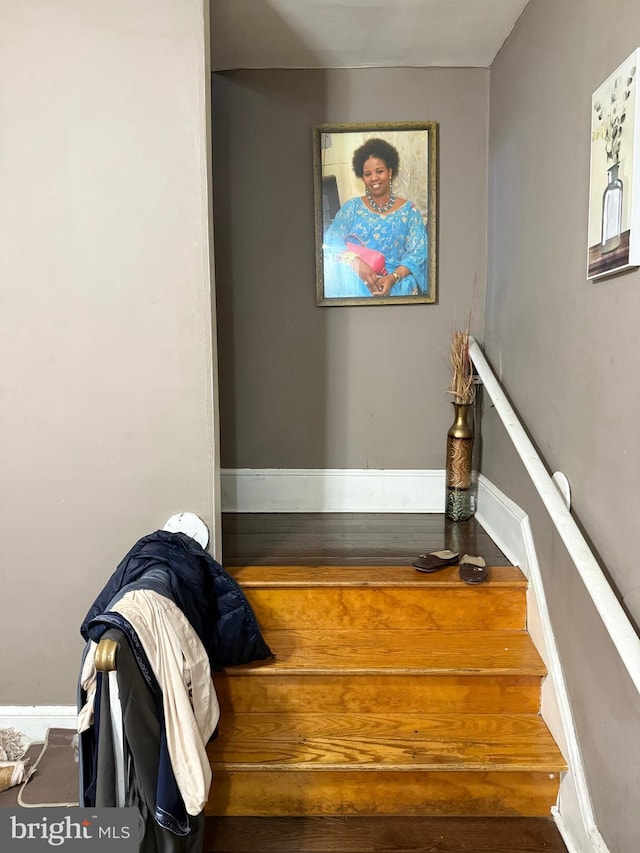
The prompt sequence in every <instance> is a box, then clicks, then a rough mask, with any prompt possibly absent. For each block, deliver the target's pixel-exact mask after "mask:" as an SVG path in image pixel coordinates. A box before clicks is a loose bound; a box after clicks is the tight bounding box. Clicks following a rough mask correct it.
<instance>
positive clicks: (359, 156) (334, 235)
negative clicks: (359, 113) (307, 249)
mask: <svg viewBox="0 0 640 853" xmlns="http://www.w3.org/2000/svg"><path fill="white" fill-rule="evenodd" d="M437 130H438V128H437V124H436V122H433V121H427V122H403V123H395V124H383V123H375V124H333V125H330V124H321V125H316V126H315V127H314V128H313V165H314V201H315V229H316V295H317V303H318V305H323V306H326V305H397V304H411V303H424V302H435V301H436V270H437V257H436V247H437V227H436V199H437V184H436V181H437V174H438V168H437V167H438V164H437V151H438V144H437V143H438V139H437Z"/></svg>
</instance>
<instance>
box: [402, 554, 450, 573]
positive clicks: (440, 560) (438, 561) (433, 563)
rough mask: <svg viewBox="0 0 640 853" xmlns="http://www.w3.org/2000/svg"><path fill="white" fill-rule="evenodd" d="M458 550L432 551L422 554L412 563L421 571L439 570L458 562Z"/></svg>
mask: <svg viewBox="0 0 640 853" xmlns="http://www.w3.org/2000/svg"><path fill="white" fill-rule="evenodd" d="M459 556H460V555H459V553H458V551H432V553H431V554H420V556H419V557H416V559H415V560H414V561H413V563H412V565H413V566H415V567H416V569H417V570H418V571H419V572H437V571H438V570H439V569H444V567H445V566H453V565H454V564H455V563H457V562H458V557H459Z"/></svg>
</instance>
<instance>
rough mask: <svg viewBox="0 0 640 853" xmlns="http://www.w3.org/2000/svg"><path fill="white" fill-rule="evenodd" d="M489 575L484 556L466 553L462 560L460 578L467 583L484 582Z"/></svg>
mask: <svg viewBox="0 0 640 853" xmlns="http://www.w3.org/2000/svg"><path fill="white" fill-rule="evenodd" d="M488 577H489V571H488V569H487V564H486V563H485V561H484V560H483V559H482V557H472V556H471V555H470V554H465V555H464V557H463V558H462V559H461V560H460V580H463V581H464V582H465V583H484V581H486V580H487V578H488Z"/></svg>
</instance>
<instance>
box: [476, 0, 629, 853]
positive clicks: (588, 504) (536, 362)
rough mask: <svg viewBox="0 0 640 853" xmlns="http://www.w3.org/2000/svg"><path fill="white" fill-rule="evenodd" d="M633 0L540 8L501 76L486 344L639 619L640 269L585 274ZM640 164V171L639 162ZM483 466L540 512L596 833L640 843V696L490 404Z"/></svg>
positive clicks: (539, 536)
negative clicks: (590, 220)
mask: <svg viewBox="0 0 640 853" xmlns="http://www.w3.org/2000/svg"><path fill="white" fill-rule="evenodd" d="M639 32H640V5H639V4H638V3H637V1H636V0H617V1H616V2H613V0H611V2H603V0H600V2H595V0H590V2H585V0H559V1H558V2H548V0H531V2H530V3H529V5H528V6H527V8H526V10H525V12H524V14H523V16H522V17H521V19H520V21H519V23H518V25H517V26H516V28H515V29H514V31H513V33H512V34H511V36H510V38H509V39H508V41H507V43H506V45H505V46H504V47H503V49H502V51H501V52H500V54H499V55H498V57H497V59H496V61H495V63H494V65H493V66H492V69H491V127H490V170H489V185H490V189H489V196H490V200H489V205H490V207H489V210H490V213H489V272H488V293H487V303H486V329H485V342H486V349H487V353H488V355H489V357H490V358H491V360H492V361H493V363H494V366H496V368H498V369H500V368H501V370H502V374H503V381H504V384H505V387H506V389H507V391H508V393H509V395H510V397H511V399H512V401H513V403H514V405H515V407H516V409H517V410H518V411H519V413H520V415H521V417H522V419H523V420H524V422H525V423H526V424H527V426H528V428H529V429H530V432H531V435H532V438H533V440H534V442H535V443H536V444H537V446H538V448H539V450H540V452H541V454H542V456H543V457H544V459H545V460H546V462H547V463H548V466H549V468H550V470H551V471H553V470H555V469H560V470H562V471H564V473H565V474H566V475H567V477H568V478H569V482H570V484H571V487H572V494H573V509H574V512H575V515H576V517H577V519H578V520H579V523H580V524H581V525H582V526H583V528H584V529H585V530H586V531H587V532H588V535H589V537H590V539H591V541H592V543H593V545H594V548H595V551H596V553H597V554H598V555H599V558H600V560H601V564H602V566H603V567H604V569H605V571H606V572H607V574H608V575H609V576H610V578H611V579H612V581H613V584H614V586H615V587H616V589H617V590H618V591H619V593H620V596H621V597H623V598H624V601H625V604H626V606H627V607H628V609H629V611H630V612H631V613H632V615H633V616H634V618H635V622H636V624H640V575H639V574H638V570H637V565H636V563H637V561H636V559H635V557H634V553H635V550H636V545H637V539H636V536H635V534H636V532H637V528H638V517H639V513H640V489H639V488H638V471H639V470H640V442H639V441H638V430H637V423H638V419H639V415H640V403H639V402H638V399H637V393H636V387H637V384H638V381H637V376H636V373H637V371H636V363H637V360H638V355H637V341H638V335H637V329H636V321H637V317H638V316H639V314H640V274H639V273H638V271H635V270H634V271H631V272H628V273H626V274H624V275H620V276H618V277H615V278H610V279H609V280H606V281H601V282H599V283H594V282H589V281H587V280H586V253H587V217H588V178H589V145H590V139H589V137H590V126H591V95H592V93H593V91H594V90H595V89H596V88H597V87H598V86H599V85H600V84H601V83H602V82H603V81H604V80H605V79H606V78H607V77H608V76H609V75H610V74H611V73H612V72H613V71H614V70H615V69H616V67H617V66H618V65H619V64H620V63H621V62H622V61H623V60H624V59H626V58H627V56H628V55H629V54H630V53H631V52H632V50H633V49H635V48H636V47H637V46H638V41H639V39H638V33H639ZM636 165H637V164H636ZM483 437H484V448H483V472H484V473H485V474H486V476H487V477H489V479H490V480H493V481H494V482H495V483H496V484H497V485H498V486H500V487H501V488H502V489H503V490H504V491H505V492H506V493H507V494H508V495H509V496H510V497H512V498H513V499H514V500H515V501H516V502H518V503H519V504H520V505H521V506H523V507H524V508H525V509H526V510H527V511H528V512H529V513H530V514H531V519H532V523H533V527H534V533H535V535H536V542H537V545H538V548H539V550H540V559H541V564H542V570H543V574H544V582H545V588H546V591H547V596H548V600H549V607H550V610H551V616H552V620H553V624H554V629H555V632H556V636H557V640H558V644H559V648H560V653H561V657H562V662H563V667H564V670H565V673H566V676H567V680H568V684H569V689H570V695H571V703H572V707H573V710H574V713H575V718H576V725H577V730H578V736H579V740H580V744H581V747H582V750H583V754H584V759H585V764H586V767H587V771H588V778H589V780H590V785H591V792H592V795H593V799H594V803H595V808H596V812H597V816H598V819H599V825H600V829H601V831H602V833H603V835H604V837H605V840H606V841H607V843H608V845H609V848H610V850H611V851H612V853H630V851H632V850H636V849H637V848H638V839H639V838H640V820H639V816H638V810H637V794H638V790H639V789H640V739H639V738H638V731H640V702H639V701H638V696H637V693H636V692H635V691H634V689H633V688H632V686H631V684H630V682H629V681H628V679H627V677H626V675H625V673H624V670H623V667H622V665H621V663H620V661H619V659H618V657H617V655H616V653H615V651H614V650H613V649H612V646H611V643H610V641H609V640H608V638H607V636H606V635H605V633H604V631H603V629H602V626H601V624H600V622H599V619H598V617H597V615H596V612H595V608H594V607H593V605H592V603H591V601H590V599H589V598H588V596H587V594H586V592H585V590H584V589H583V587H582V584H581V582H580V580H579V579H578V578H577V575H576V573H575V570H574V569H573V567H572V565H571V564H570V561H569V560H568V558H567V555H566V553H565V551H564V548H563V546H562V544H561V543H560V541H559V539H558V537H557V536H556V535H555V534H554V533H552V531H551V529H550V527H549V523H548V521H547V519H546V515H545V513H544V512H543V510H542V508H541V506H540V505H539V503H538V501H537V499H536V498H535V497H534V496H533V495H532V493H531V489H530V487H529V485H528V483H527V480H526V476H525V474H524V473H523V470H522V468H521V466H520V465H519V463H517V462H515V461H514V460H513V457H512V454H511V452H510V450H509V448H508V447H507V444H506V441H505V438H504V433H503V431H502V429H501V427H499V426H498V425H497V424H496V423H495V422H494V420H493V415H492V412H491V411H490V410H489V411H487V415H486V422H485V423H484V424H483Z"/></svg>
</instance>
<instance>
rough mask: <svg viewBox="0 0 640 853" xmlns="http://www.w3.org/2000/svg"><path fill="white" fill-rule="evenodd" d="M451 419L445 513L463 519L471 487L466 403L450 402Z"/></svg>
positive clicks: (470, 441) (470, 431)
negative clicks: (453, 417) (452, 413)
mask: <svg viewBox="0 0 640 853" xmlns="http://www.w3.org/2000/svg"><path fill="white" fill-rule="evenodd" d="M453 407H454V409H455V420H454V422H453V423H452V424H451V427H450V428H449V432H448V433H447V467H446V483H447V495H446V504H445V516H446V517H447V518H450V519H451V520H452V521H464V520H465V519H467V518H471V516H472V515H473V507H472V491H471V459H472V454H473V427H471V426H470V425H469V422H468V416H469V409H470V408H471V405H470V404H469V403H453Z"/></svg>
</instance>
